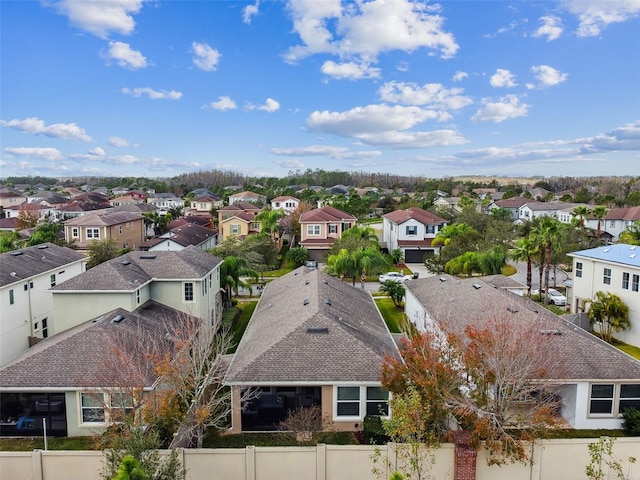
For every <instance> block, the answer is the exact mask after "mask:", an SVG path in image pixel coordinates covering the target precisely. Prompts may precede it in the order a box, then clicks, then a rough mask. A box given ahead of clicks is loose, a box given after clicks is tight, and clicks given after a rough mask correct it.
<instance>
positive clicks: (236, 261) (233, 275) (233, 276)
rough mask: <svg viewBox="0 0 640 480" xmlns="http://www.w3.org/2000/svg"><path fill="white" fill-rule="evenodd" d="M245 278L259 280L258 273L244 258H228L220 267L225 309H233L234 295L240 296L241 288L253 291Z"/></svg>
mask: <svg viewBox="0 0 640 480" xmlns="http://www.w3.org/2000/svg"><path fill="white" fill-rule="evenodd" d="M243 277H250V278H253V279H254V280H258V272H256V271H255V270H253V269H251V268H249V267H248V265H247V261H246V260H245V259H244V258H240V257H226V258H225V259H224V261H223V262H222V265H221V266H220V288H222V289H223V290H224V297H225V308H231V306H232V305H231V298H232V295H233V294H234V293H235V294H236V295H238V291H239V289H240V287H243V288H247V289H249V291H251V284H249V283H247V282H245V281H244V280H243V279H242V278H243Z"/></svg>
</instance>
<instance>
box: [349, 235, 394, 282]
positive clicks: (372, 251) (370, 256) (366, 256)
mask: <svg viewBox="0 0 640 480" xmlns="http://www.w3.org/2000/svg"><path fill="white" fill-rule="evenodd" d="M352 257H353V264H354V266H355V268H356V272H360V286H361V287H362V288H364V283H365V282H366V281H367V274H368V273H371V271H373V270H375V269H379V268H383V267H386V266H387V261H386V260H385V258H384V257H383V256H382V254H381V253H380V249H379V248H378V247H377V246H374V245H372V246H370V247H367V248H360V249H358V250H356V251H355V252H353V254H352ZM353 280H354V282H353V283H354V285H355V278H354V279H353Z"/></svg>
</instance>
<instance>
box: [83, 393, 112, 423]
mask: <svg viewBox="0 0 640 480" xmlns="http://www.w3.org/2000/svg"><path fill="white" fill-rule="evenodd" d="M97 396H102V404H101V403H100V401H99V400H98V399H97V398H96V397H97ZM85 398H86V399H87V405H86V406H85V402H84V399H85ZM104 400H105V395H104V393H97V392H78V414H79V416H80V418H79V420H80V421H79V425H106V423H107V412H106V411H105V408H104V406H105V403H104ZM91 410H96V412H99V411H100V410H102V415H100V414H99V413H98V415H97V418H98V419H99V420H96V421H92V420H90V417H89V416H87V420H85V411H87V412H89V411H91Z"/></svg>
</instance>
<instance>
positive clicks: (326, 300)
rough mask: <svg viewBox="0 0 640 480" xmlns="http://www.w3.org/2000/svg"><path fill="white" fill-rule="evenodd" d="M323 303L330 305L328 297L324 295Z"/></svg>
mask: <svg viewBox="0 0 640 480" xmlns="http://www.w3.org/2000/svg"><path fill="white" fill-rule="evenodd" d="M324 303H326V304H327V305H331V299H330V298H329V297H325V299H324Z"/></svg>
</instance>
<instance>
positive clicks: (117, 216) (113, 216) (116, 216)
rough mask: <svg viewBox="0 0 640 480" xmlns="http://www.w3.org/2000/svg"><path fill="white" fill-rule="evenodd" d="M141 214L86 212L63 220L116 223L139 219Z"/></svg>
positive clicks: (74, 222) (86, 223) (95, 223)
mask: <svg viewBox="0 0 640 480" xmlns="http://www.w3.org/2000/svg"><path fill="white" fill-rule="evenodd" d="M141 218H142V215H140V213H135V212H113V213H105V214H103V215H95V214H87V215H82V216H81V217H78V218H72V219H71V220H67V221H66V222H64V224H65V225H89V226H93V225H118V224H120V223H126V222H132V221H135V220H140V219H141Z"/></svg>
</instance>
